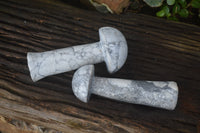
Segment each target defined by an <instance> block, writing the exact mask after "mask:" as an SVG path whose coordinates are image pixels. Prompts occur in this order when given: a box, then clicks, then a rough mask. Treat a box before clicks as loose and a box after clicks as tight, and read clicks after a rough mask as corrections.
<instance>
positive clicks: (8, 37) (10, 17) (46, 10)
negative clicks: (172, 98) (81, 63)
mask: <svg viewBox="0 0 200 133" xmlns="http://www.w3.org/2000/svg"><path fill="white" fill-rule="evenodd" d="M0 18H1V19H0V115H2V116H5V117H9V118H14V119H20V120H24V121H26V122H30V123H34V124H37V125H42V126H45V127H48V128H52V129H55V130H59V131H63V132H72V133H73V132H75V133H77V132H101V133H102V132H136V133H137V132H150V133H151V132H152V133H154V132H162V133H164V132H170V133H172V132H184V133H191V132H197V130H198V129H199V121H200V77H199V75H200V27H198V26H194V25H190V24H184V23H179V22H172V21H167V20H163V19H160V18H155V17H151V16H146V15H142V14H134V13H126V14H123V15H111V14H100V13H98V12H95V11H88V10H85V9H78V8H75V7H71V6H69V5H66V4H64V3H63V2H61V1H53V0H34V1H29V0H6V1H3V0H2V1H0ZM102 26H112V27H116V28H117V29H119V30H120V31H121V32H122V33H123V34H124V35H125V37H126V39H127V43H128V48H129V53H128V59H127V61H126V63H125V65H124V66H123V68H122V69H121V70H119V71H118V72H116V73H115V74H113V75H109V74H108V72H107V70H106V66H105V64H104V63H101V64H98V65H95V69H96V70H95V72H96V74H95V75H97V76H103V77H113V78H124V79H135V80H160V81H162V80H171V81H176V82H177V83H178V86H179V99H178V104H177V107H176V109H175V110H174V111H167V110H162V109H157V108H151V107H146V106H142V105H134V104H128V103H123V102H118V101H113V100H109V99H106V98H102V97H99V96H95V95H92V97H91V99H90V101H89V103H87V104H85V103H82V102H81V101H79V100H78V99H77V98H76V97H75V96H74V95H73V92H72V89H71V81H72V77H73V73H74V71H72V72H68V73H63V74H59V75H55V76H50V77H47V78H45V79H42V80H40V81H38V82H36V83H34V82H32V80H31V78H30V75H29V70H28V67H27V60H26V54H27V52H41V51H47V50H53V49H57V48H64V47H69V46H74V45H79V44H85V43H92V42H96V41H98V40H99V36H98V29H99V28H100V27H102Z"/></svg>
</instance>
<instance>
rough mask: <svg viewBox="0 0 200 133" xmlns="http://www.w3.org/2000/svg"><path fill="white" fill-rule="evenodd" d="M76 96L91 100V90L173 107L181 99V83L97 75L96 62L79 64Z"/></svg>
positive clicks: (153, 105) (161, 106)
mask: <svg viewBox="0 0 200 133" xmlns="http://www.w3.org/2000/svg"><path fill="white" fill-rule="evenodd" d="M72 89H73V92H74V94H75V96H76V97H77V98H78V99H80V100H81V101H83V102H86V103H87V102H88V101H89V98H90V95H91V94H96V95H99V96H102V97H106V98H110V99H114V100H118V101H123V102H128V103H134V104H141V105H147V106H152V107H158V108H163V109H168V110H173V109H174V108H175V107H176V104H177V99H178V86H177V84H176V82H173V81H164V82H163V81H137V80H127V79H116V78H102V77H95V76H94V66H93V65H86V66H83V67H81V68H79V69H78V70H77V71H76V72H75V74H74V76H73V80H72Z"/></svg>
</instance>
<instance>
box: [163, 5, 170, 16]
mask: <svg viewBox="0 0 200 133" xmlns="http://www.w3.org/2000/svg"><path fill="white" fill-rule="evenodd" d="M162 10H164V12H165V14H166V15H167V14H168V13H169V7H168V6H164V7H163V8H162Z"/></svg>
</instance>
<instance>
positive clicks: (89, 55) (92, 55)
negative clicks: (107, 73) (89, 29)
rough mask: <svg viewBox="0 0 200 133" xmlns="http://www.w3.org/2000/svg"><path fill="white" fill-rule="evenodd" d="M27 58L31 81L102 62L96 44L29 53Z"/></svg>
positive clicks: (101, 56)
mask: <svg viewBox="0 0 200 133" xmlns="http://www.w3.org/2000/svg"><path fill="white" fill-rule="evenodd" d="M27 58H28V66H29V70H30V72H31V78H32V80H33V81H37V80H40V79H42V78H44V77H46V76H50V75H54V74H59V73H63V72H67V71H71V70H75V69H77V68H79V67H81V66H83V65H87V64H96V63H99V62H102V61H103V55H102V52H101V49H100V48H99V43H98V42H97V43H94V44H87V45H79V46H74V47H69V48H62V49H57V50H52V51H47V52H41V53H37V52H29V53H28V54H27Z"/></svg>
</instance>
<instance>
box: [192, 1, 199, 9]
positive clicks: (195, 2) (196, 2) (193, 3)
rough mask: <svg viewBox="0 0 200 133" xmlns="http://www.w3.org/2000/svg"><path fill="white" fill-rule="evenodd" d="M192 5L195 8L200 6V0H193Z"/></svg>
mask: <svg viewBox="0 0 200 133" xmlns="http://www.w3.org/2000/svg"><path fill="white" fill-rule="evenodd" d="M191 6H192V7H193V8H200V0H192V1H191Z"/></svg>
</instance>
